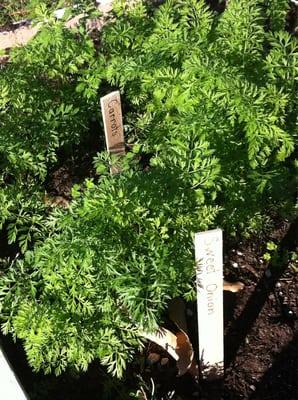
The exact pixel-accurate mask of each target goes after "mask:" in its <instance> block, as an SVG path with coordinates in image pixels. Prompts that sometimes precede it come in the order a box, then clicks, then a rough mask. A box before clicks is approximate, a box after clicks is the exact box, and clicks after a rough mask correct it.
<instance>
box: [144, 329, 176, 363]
mask: <svg viewBox="0 0 298 400" xmlns="http://www.w3.org/2000/svg"><path fill="white" fill-rule="evenodd" d="M143 336H144V337H145V338H146V339H148V340H151V342H154V343H156V344H158V345H159V346H160V347H162V348H163V349H165V350H166V351H167V352H168V353H169V354H170V356H172V357H173V358H174V360H176V361H177V360H178V358H179V355H178V354H177V352H176V349H177V336H176V335H174V333H172V332H171V331H169V330H168V329H165V328H160V329H159V330H158V331H157V332H156V333H146V332H144V333H143Z"/></svg>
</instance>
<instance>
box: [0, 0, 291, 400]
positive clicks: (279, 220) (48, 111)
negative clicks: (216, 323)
mask: <svg viewBox="0 0 298 400" xmlns="http://www.w3.org/2000/svg"><path fill="white" fill-rule="evenodd" d="M70 3H72V2H70ZM149 3H150V4H148V3H147V2H145V3H144V4H141V3H138V2H129V5H128V6H127V4H126V6H125V7H124V4H123V5H122V8H121V7H118V8H117V10H116V11H115V15H114V16H115V18H114V17H112V18H111V19H110V20H109V23H108V24H107V26H105V28H104V30H103V31H101V33H99V32H98V31H94V32H93V33H92V35H91V36H90V31H89V28H88V27H87V26H83V25H82V26H81V27H76V28H74V29H73V30H69V29H65V23H64V22H65V21H60V22H59V21H56V20H55V19H53V18H52V19H51V18H50V19H49V20H48V19H47V12H48V10H47V9H46V8H45V9H43V10H39V13H40V15H41V18H42V19H43V20H44V21H46V23H47V24H48V25H47V26H45V27H44V29H41V32H40V33H39V34H38V35H37V36H36V38H35V39H32V41H30V42H29V44H28V51H27V50H26V49H25V48H23V49H21V48H20V49H15V50H12V57H11V58H10V59H9V62H8V63H6V61H8V55H4V57H5V58H4V59H2V61H3V64H2V65H1V68H0V73H1V74H2V73H3V75H1V76H0V78H1V84H2V85H3V91H2V93H3V95H2V98H1V101H2V103H1V104H0V113H1V117H3V119H2V120H1V125H0V128H1V130H0V135H1V136H0V138H2V142H3V143H4V144H2V142H1V143H0V155H1V156H2V155H3V161H2V159H1V168H0V196H1V197H0V199H2V201H1V202H0V207H1V208H0V218H1V219H0V222H1V227H2V229H1V232H0V296H1V304H0V306H1V307H0V317H1V323H2V325H1V327H2V331H3V332H5V333H6V334H7V333H11V334H13V335H15V336H16V337H18V338H19V339H17V341H16V344H14V343H13V342H12V340H11V336H9V335H8V336H3V337H1V342H2V344H3V347H4V349H5V350H6V352H7V354H8V357H9V359H10V361H11V363H12V365H13V367H14V368H15V370H16V373H17V374H18V376H19V378H20V380H21V382H22V384H23V386H24V387H25V389H26V391H27V392H28V394H29V396H30V399H31V400H34V399H35V400H41V399H42V400H47V399H49V400H50V399H51V400H60V399H61V400H62V399H63V400H80V399H82V400H83V399H90V400H93V399H94V400H96V399H130V398H138V399H139V400H171V399H172V400H173V399H174V400H191V399H201V400H213V399H214V400H221V399H226V400H266V399H267V400H284V399H287V400H294V399H295V398H296V394H297V390H298V388H297V382H298V376H297V371H298V361H297V351H295V350H296V348H297V315H298V304H297V291H298V274H297V269H298V265H297V251H298V249H297V236H298V231H297V220H294V218H295V217H294V214H295V213H294V208H295V207H294V203H295V190H296V187H295V178H296V177H295V165H296V164H295V160H294V154H295V138H296V135H297V124H296V122H297V118H296V117H297V115H296V111H297V102H296V95H295V94H296V90H295V89H296V88H297V81H296V77H295V71H296V70H297V65H296V64H295V54H296V52H297V45H296V44H295V39H296V38H295V34H296V33H297V32H296V25H295V24H296V17H297V15H296V9H295V8H294V6H293V4H292V8H291V9H289V7H288V5H287V2H286V1H284V2H283V3H282V2H278V1H275V2H274V6H273V5H272V4H273V3H272V4H271V3H270V4H269V3H268V2H264V4H262V5H260V4H259V2H257V1H256V2H252V3H249V4H247V3H246V2H245V1H243V2H242V3H241V4H242V5H241V4H240V3H239V2H237V1H236V0H234V1H231V2H230V3H228V2H226V1H222V2H220V1H207V3H208V4H209V6H210V5H211V9H212V10H213V11H211V10H210V9H209V8H207V7H206V4H205V3H204V2H203V1H198V2H196V1H191V0H189V1H188V2H180V1H179V0H177V1H176V0H173V3H172V2H170V1H166V2H165V4H164V5H163V6H161V8H160V10H159V8H158V7H159V6H160V3H164V2H163V1H162V2H159V1H158V2H154V4H155V5H154V6H152V4H151V2H149ZM239 4H240V5H239ZM227 5H228V8H227V11H225V9H226V6H227ZM93 13H94V10H93V11H90V17H91V16H93ZM238 17H239V18H238ZM86 18H87V16H86ZM238 22H239V23H238ZM252 27H253V29H252ZM85 28H86V29H85ZM285 28H286V29H285ZM93 36H94V37H93ZM295 46H296V47H295ZM9 57H10V56H9ZM2 61H1V56H0V64H1V63H2ZM31 78H34V79H31ZM118 89H119V90H120V91H121V96H122V103H123V104H122V105H123V115H124V128H125V140H127V143H128V145H127V154H126V155H123V156H122V158H119V159H117V158H116V157H115V158H113V156H111V155H109V154H107V153H105V152H104V149H105V143H104V134H103V126H102V123H101V122H100V121H101V115H100V112H99V103H100V97H101V96H104V95H106V94H107V93H109V92H111V91H112V90H118ZM20 99H21V100H20ZM90 121H91V122H90ZM120 122H121V125H122V121H120ZM1 146H2V147H1ZM115 162H118V163H119V165H120V167H119V168H118V164H117V166H116V167H115V170H117V171H118V172H119V171H120V173H118V174H115V175H113V176H111V174H110V170H111V166H114V164H113V163H115ZM281 215H283V217H281ZM216 227H221V228H222V229H223V231H224V235H225V237H224V275H225V279H227V280H229V281H235V282H236V281H240V282H242V283H243V284H244V288H243V290H241V291H238V292H237V293H231V292H224V320H225V330H224V340H225V377H224V379H223V381H217V382H214V381H213V382H204V381H203V380H202V379H201V377H198V376H196V378H194V377H193V376H191V375H190V373H186V374H185V375H183V376H182V377H177V372H178V371H177V365H176V362H175V361H174V359H172V358H171V356H170V355H169V354H168V352H167V351H166V350H165V349H162V348H161V347H159V346H158V345H156V344H155V343H153V342H150V341H148V340H147V341H146V342H145V345H144V346H143V349H142V350H140V348H141V344H142V341H143V337H144V329H145V333H146V331H150V330H151V331H153V330H155V329H156V326H158V325H162V326H164V327H166V328H168V329H170V330H172V331H173V332H174V333H176V332H177V326H175V324H174V323H173V322H172V321H171V319H170V317H169V312H168V309H167V305H168V302H169V300H170V299H172V298H173V297H176V296H178V295H179V296H181V297H182V296H184V300H183V301H184V304H185V307H186V312H185V313H186V318H187V325H188V334H189V337H190V340H191V342H192V344H193V348H194V351H195V356H196V360H197V361H198V359H199V355H198V343H197V340H198V339H197V338H198V332H197V320H196V315H197V310H196V304H195V302H194V301H190V299H192V300H194V299H195V297H196V293H195V284H194V282H195V279H194V275H195V273H194V271H195V265H194V254H193V234H194V233H195V232H199V231H204V230H208V229H213V228H216ZM181 297H180V298H181ZM20 339H21V340H20ZM23 346H24V347H25V349H26V355H25V352H24V350H23ZM100 360H101V361H100ZM29 364H30V365H31V367H32V368H34V369H35V370H38V371H41V372H38V373H34V372H32V369H31V367H29V366H28V365H29ZM104 365H105V366H104ZM42 371H47V372H48V373H49V374H48V375H44V373H43V372H42ZM85 371H86V372H85ZM53 372H55V373H56V375H60V376H59V377H56V376H54V374H53ZM114 376H117V377H118V378H121V377H122V379H116V378H115V377H114Z"/></svg>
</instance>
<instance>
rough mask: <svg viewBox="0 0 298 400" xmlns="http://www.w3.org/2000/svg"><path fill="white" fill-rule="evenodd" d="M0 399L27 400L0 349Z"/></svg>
mask: <svg viewBox="0 0 298 400" xmlns="http://www.w3.org/2000/svg"><path fill="white" fill-rule="evenodd" d="M0 371H1V372H0V399H3V400H28V397H27V395H26V394H25V392H24V390H23V388H22V387H21V385H20V383H19V381H18V379H17V377H16V376H15V374H14V372H13V371H12V369H11V367H10V365H9V363H8V361H7V359H6V357H5V355H4V353H3V352H2V349H1V347H0Z"/></svg>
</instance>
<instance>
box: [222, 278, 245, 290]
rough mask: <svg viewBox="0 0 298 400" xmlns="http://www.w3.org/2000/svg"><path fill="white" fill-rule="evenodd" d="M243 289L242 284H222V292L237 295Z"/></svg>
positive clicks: (226, 282) (225, 282)
mask: <svg viewBox="0 0 298 400" xmlns="http://www.w3.org/2000/svg"><path fill="white" fill-rule="evenodd" d="M243 288H244V284H243V283H242V282H228V281H225V280H224V282H223V290H226V291H228V292H232V293H237V292H239V291H240V290H242V289H243Z"/></svg>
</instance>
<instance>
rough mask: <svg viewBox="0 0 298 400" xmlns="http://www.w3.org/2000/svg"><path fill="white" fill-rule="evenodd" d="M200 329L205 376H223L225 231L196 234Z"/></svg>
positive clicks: (218, 377) (200, 349)
mask: <svg viewBox="0 0 298 400" xmlns="http://www.w3.org/2000/svg"><path fill="white" fill-rule="evenodd" d="M195 256H196V277H197V304H198V332H199V354H200V367H201V372H202V376H203V378H206V379H210V380H211V379H220V378H222V377H223V372H224V371H223V370H224V346H223V261H222V259H223V256H222V230H221V229H214V230H211V231H206V232H200V233H196V235H195Z"/></svg>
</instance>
